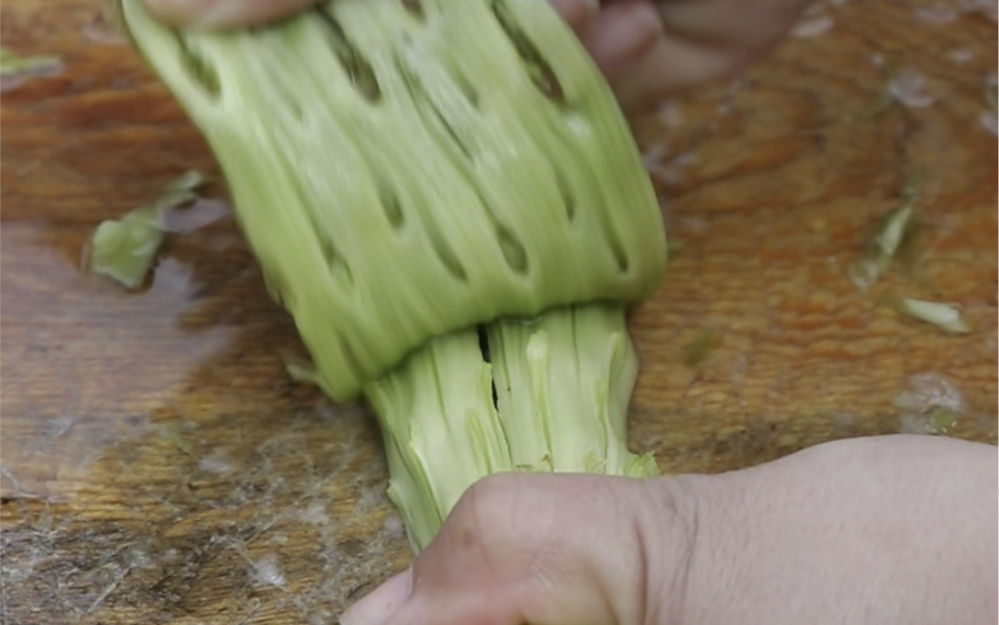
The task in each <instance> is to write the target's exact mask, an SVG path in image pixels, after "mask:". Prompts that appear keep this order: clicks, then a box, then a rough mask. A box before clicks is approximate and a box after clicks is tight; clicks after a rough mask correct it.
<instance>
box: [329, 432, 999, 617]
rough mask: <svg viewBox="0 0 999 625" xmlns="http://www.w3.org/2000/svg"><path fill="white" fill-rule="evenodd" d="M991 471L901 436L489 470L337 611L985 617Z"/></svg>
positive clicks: (956, 452)
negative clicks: (395, 569)
mask: <svg viewBox="0 0 999 625" xmlns="http://www.w3.org/2000/svg"><path fill="white" fill-rule="evenodd" d="M996 472H997V453H996V449H995V448H994V447H992V446H989V445H981V444H974V443H968V442H964V441H958V440H954V439H946V438H937V437H916V436H893V437H880V438H870V439H853V440H847V441H839V442H834V443H828V444H825V445H820V446H817V447H814V448H811V449H808V450H805V451H802V452H799V453H797V454H794V455H792V456H789V457H787V458H784V459H782V460H778V461H776V462H772V463H769V464H766V465H761V466H759V467H755V468H752V469H747V470H743V471H736V472H732V473H727V474H722V475H718V476H687V477H675V478H660V479H656V480H646V481H635V480H627V479H623V478H609V477H596V476H574V475H531V474H517V475H501V476H494V477H491V478H487V479H485V480H483V481H482V482H480V483H478V484H477V485H475V486H474V487H472V489H470V490H469V491H468V493H466V495H465V496H464V497H463V498H462V499H461V500H460V501H459V503H458V505H457V507H456V508H455V510H454V511H453V512H452V514H451V516H450V517H449V518H448V519H447V521H446V522H445V524H444V527H443V529H442V530H441V533H440V534H439V535H438V537H437V538H436V539H435V540H434V541H433V542H432V543H431V544H430V546H429V547H428V548H427V549H426V550H425V551H424V552H423V553H422V554H421V555H420V556H419V557H417V559H416V561H415V562H414V564H413V566H412V567H411V568H410V569H408V570H407V571H406V572H404V573H402V574H401V575H399V576H397V577H395V578H393V579H391V580H390V581H388V582H387V583H386V584H384V585H383V586H381V587H379V588H378V589H376V590H375V591H374V592H373V593H371V594H370V595H369V596H368V597H366V598H364V599H362V600H361V602H359V603H358V604H357V605H355V606H354V607H353V608H352V609H351V610H349V611H348V612H347V613H345V614H344V615H343V616H342V617H341V623H342V624H343V625H431V624H432V625H522V624H523V623H531V625H584V624H586V625H602V624H608V625H610V624H612V623H613V624H620V625H646V624H649V625H651V624H654V623H655V624H667V623H668V624H671V625H673V624H676V625H683V624H685V623H692V624H694V623H696V624H698V625H726V624H730V623H769V624H774V625H781V624H785V623H787V624H791V623H805V622H807V623H815V624H818V625H822V624H825V623H829V624H832V623H850V624H851V625H861V624H864V623H871V624H875V623H876V624H879V625H880V624H889V623H926V624H930V623H951V622H954V623H995V622H996V620H997V614H996V595H997V568H996V558H995V554H996V549H997V544H996V525H997V517H996V510H997V498H996V493H997V480H996Z"/></svg>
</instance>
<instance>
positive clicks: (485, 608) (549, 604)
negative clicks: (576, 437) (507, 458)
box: [341, 474, 690, 625]
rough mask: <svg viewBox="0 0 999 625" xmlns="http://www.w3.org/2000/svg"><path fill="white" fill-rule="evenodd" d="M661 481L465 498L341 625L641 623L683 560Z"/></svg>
mask: <svg viewBox="0 0 999 625" xmlns="http://www.w3.org/2000/svg"><path fill="white" fill-rule="evenodd" d="M681 499H682V498H678V497H676V496H675V492H673V489H671V488H670V480H665V479H660V480H646V481H639V480H632V479H628V478H613V477H604V476H584V475H550V474H547V475H539V474H508V475H498V476H492V477H488V478H486V479H484V480H482V481H480V482H479V483H477V484H476V485H474V486H473V487H472V488H470V489H469V490H468V492H466V494H465V495H464V496H463V497H462V498H461V500H460V501H459V502H458V504H457V505H456V506H455V509H454V511H453V512H452V513H451V515H450V516H449V517H448V519H447V521H446V522H445V523H444V526H443V528H442V529H441V532H440V534H439V535H438V536H437V538H435V539H434V541H433V542H432V543H431V544H430V545H429V546H428V547H427V549H426V550H425V551H424V552H423V553H422V554H420V556H419V557H418V558H417V559H416V561H415V562H414V564H413V566H412V567H411V568H410V569H409V570H407V571H406V572H405V573H402V574H401V575H399V576H397V577H395V578H393V579H392V580H390V581H389V582H387V583H386V584H384V585H383V586H381V587H380V588H378V589H376V590H375V591H374V592H373V593H371V594H370V595H368V596H367V597H365V598H364V599H363V600H362V601H361V602H359V603H358V604H356V605H355V606H353V607H352V608H351V609H350V610H348V611H347V612H346V613H345V614H344V615H343V616H342V617H341V623H342V625H522V624H523V623H531V624H532V625H581V624H592V625H601V624H604V623H606V624H608V625H610V624H620V625H630V624H634V625H641V624H642V623H645V622H666V621H662V620H661V619H664V618H666V617H668V614H666V613H665V612H664V610H663V606H666V607H667V608H668V607H669V606H670V605H676V606H680V605H682V600H681V599H679V598H676V597H672V596H670V595H671V594H672V593H673V592H674V591H675V590H676V589H678V588H681V587H682V584H678V583H677V581H678V580H682V579H683V571H685V568H686V560H687V559H688V555H689V552H690V540H689V537H688V536H687V534H688V532H687V531H686V530H685V529H684V528H686V527H688V526H689V525H688V524H687V523H685V522H684V520H683V518H684V516H685V513H684V512H683V510H684V509H685V508H686V506H685V505H683V504H678V502H679V501H680V500H681Z"/></svg>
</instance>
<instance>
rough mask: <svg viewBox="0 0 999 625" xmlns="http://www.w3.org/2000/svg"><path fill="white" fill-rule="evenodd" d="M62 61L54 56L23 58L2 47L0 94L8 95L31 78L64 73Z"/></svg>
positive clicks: (0, 54) (0, 51) (0, 52)
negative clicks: (8, 92)
mask: <svg viewBox="0 0 999 625" xmlns="http://www.w3.org/2000/svg"><path fill="white" fill-rule="evenodd" d="M62 67H63V65H62V59H61V58H60V57H58V56H56V55H54V54H46V55H36V56H22V55H21V54H19V53H17V52H14V51H13V50H10V49H8V48H2V47H0V93H6V92H7V91H10V90H12V89H14V88H16V87H18V86H20V85H21V84H22V83H24V81H25V80H27V79H28V78H29V77H31V76H51V75H53V74H58V73H59V72H61V71H62Z"/></svg>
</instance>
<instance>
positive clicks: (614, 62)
mask: <svg viewBox="0 0 999 625" xmlns="http://www.w3.org/2000/svg"><path fill="white" fill-rule="evenodd" d="M662 35H663V21H662V16H661V14H660V13H659V10H658V9H657V8H656V7H655V6H654V5H653V4H652V3H651V2H631V3H626V4H618V5H611V6H610V7H608V8H607V9H605V10H604V11H603V12H601V13H600V15H599V16H597V18H596V20H595V21H594V23H593V26H592V29H591V31H590V32H589V33H588V35H587V38H586V41H585V43H586V46H587V48H588V49H589V50H590V54H592V55H593V58H594V60H595V61H596V62H597V65H599V66H600V69H601V70H602V71H603V72H604V74H605V75H606V76H607V79H608V80H610V81H614V80H615V79H617V78H618V77H619V76H621V75H623V74H625V73H627V72H628V71H629V70H630V68H631V67H632V66H633V65H634V64H636V63H638V62H639V61H640V60H641V59H642V58H643V57H644V56H645V55H646V54H647V53H648V52H649V50H651V49H652V48H653V47H654V46H655V45H656V42H657V41H658V40H659V39H661V38H662Z"/></svg>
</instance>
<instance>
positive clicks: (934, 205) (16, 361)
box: [0, 0, 997, 625]
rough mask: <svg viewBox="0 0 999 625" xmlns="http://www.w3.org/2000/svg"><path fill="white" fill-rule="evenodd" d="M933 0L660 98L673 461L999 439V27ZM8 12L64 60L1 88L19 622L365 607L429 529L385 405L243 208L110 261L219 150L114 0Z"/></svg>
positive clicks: (326, 613)
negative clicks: (102, 262)
mask: <svg viewBox="0 0 999 625" xmlns="http://www.w3.org/2000/svg"><path fill="white" fill-rule="evenodd" d="M961 6H964V7H967V6H968V5H967V3H965V4H964V5H961ZM931 8H932V9H933V10H932V11H930V10H928V9H926V8H925V7H924V8H923V10H918V8H917V7H915V6H914V5H911V4H906V3H903V2H880V3H874V2H868V3H861V2H854V1H852V0H851V1H848V2H846V3H840V4H838V5H832V4H831V5H828V6H824V7H821V8H820V9H817V13H816V14H814V15H812V16H811V17H810V18H809V19H811V20H812V22H811V23H810V24H808V25H806V26H810V29H811V30H812V31H813V34H814V31H824V32H819V33H818V34H816V35H815V36H813V37H808V38H801V37H799V38H794V37H792V38H790V39H789V40H788V41H787V42H786V43H785V44H783V45H782V46H781V47H780V48H779V49H778V50H776V51H775V52H774V53H773V54H772V55H771V56H769V57H768V58H767V59H766V60H765V61H764V62H762V63H761V64H759V65H758V66H756V67H755V68H753V69H752V70H751V71H750V72H749V73H748V74H747V75H745V76H744V77H743V78H741V79H740V80H738V81H735V82H729V83H725V84H719V85H715V86H712V87H709V88H706V89H705V90H704V91H702V92H699V93H697V94H692V95H691V96H689V97H687V98H684V99H681V100H677V101H675V102H672V103H668V104H667V105H664V106H663V107H662V108H661V109H660V110H659V111H658V112H657V114H655V115H652V116H650V117H648V118H646V119H641V120H636V123H635V128H636V133H637V135H638V137H639V139H640V142H641V144H642V146H643V149H644V150H645V151H646V153H647V155H648V160H649V163H650V168H651V170H652V172H653V177H654V179H655V180H656V184H657V187H658V189H659V190H660V192H661V194H662V197H663V207H664V211H665V213H666V216H667V222H668V226H669V232H670V236H671V238H672V239H673V240H674V241H675V242H677V249H676V254H675V258H674V260H673V261H672V262H671V265H670V270H669V275H668V277H667V278H666V280H665V282H664V283H663V285H662V288H661V289H660V290H659V292H658V294H657V295H656V296H655V297H654V298H653V299H652V300H651V301H649V302H647V303H646V304H645V305H643V306H642V307H640V308H639V309H638V310H636V311H635V313H634V315H633V318H632V327H633V336H634V339H635V341H636V343H637V345H638V348H639V350H640V353H641V358H642V363H643V369H642V373H641V376H640V379H639V384H638V388H637V389H636V392H635V396H634V401H633V410H632V413H633V414H632V423H631V433H632V446H633V447H634V448H635V449H636V450H653V451H655V453H656V454H657V458H658V461H659V464H660V467H661V468H662V470H663V471H665V472H718V471H724V470H730V469H736V468H739V467H745V466H749V465H752V464H756V463H760V462H764V461H766V460H769V459H772V458H776V457H778V456H781V455H785V454H788V453H791V452H793V451H795V450H797V449H800V448H802V447H805V446H809V445H813V444H817V443H820V442H822V441H826V440H830V439H835V438H842V437H848V436H859V435H869V434H878V433H889V432H899V431H929V430H936V431H940V430H942V429H946V434H948V435H953V436H959V437H964V438H969V439H974V440H980V441H986V442H991V443H995V442H996V436H997V426H996V423H997V399H996V393H997V384H996V366H997V360H996V355H997V343H996V340H997V327H996V315H997V303H996V288H997V259H996V249H997V248H996V246H997V220H996V214H997V213H996V206H997V193H996V187H997V185H996V167H997V162H996V137H995V135H994V113H989V107H988V104H987V102H986V97H985V94H986V90H987V89H992V90H993V93H994V90H995V83H994V80H995V72H996V53H997V46H996V27H995V22H994V18H991V19H990V18H989V17H988V16H987V15H983V14H981V13H976V12H974V11H967V10H964V9H961V8H960V7H959V6H958V5H954V6H953V7H950V8H949V9H948V5H939V4H934V5H933V6H932V7H931ZM946 10H950V11H951V13H947V12H946ZM0 11H2V38H3V45H4V46H5V47H7V48H11V49H13V50H16V51H17V52H20V53H22V54H42V53H44V54H58V55H60V56H61V57H62V60H63V63H64V68H63V70H62V71H61V72H59V73H57V74H55V75H51V76H46V77H36V78H31V79H28V80H25V81H24V82H23V83H22V84H20V85H16V86H15V87H13V88H10V87H11V85H9V84H8V85H5V89H6V92H5V93H4V94H3V97H2V115H0V127H2V168H0V188H2V245H0V253H2V260H0V263H2V274H0V275H2V293H0V296H2V326H0V330H2V350H0V356H2V370H0V397H2V405H0V410H2V437H0V440H2V447H0V455H2V458H0V462H2V476H0V477H2V480H0V510H2V522H3V533H2V547H3V563H2V582H3V592H4V596H3V606H2V617H3V622H4V623H11V624H12V625H13V624H24V625H27V624H31V623H39V624H58V623H70V622H73V623H102V624H107V625H111V624H117V623H129V624H132V623H180V624H191V625H193V624H196V623H197V624H201V623H211V624H215V623H220V624H221V623H246V624H249V623H259V624H277V623H281V624H284V623H288V624H290V623H310V624H319V623H332V622H335V617H336V615H337V614H338V613H339V612H340V610H341V609H342V608H343V607H344V606H345V605H346V604H347V603H349V602H350V601H351V600H353V599H355V598H357V597H359V596H361V595H362V594H363V593H365V592H367V591H368V590H369V589H371V588H372V587H373V586H374V585H375V584H377V583H378V582H380V581H381V580H383V579H385V578H386V577H388V576H389V575H390V574H392V573H393V572H395V571H398V570H400V569H401V568H403V567H404V566H406V564H407V563H408V562H409V560H410V558H411V555H410V552H409V550H408V547H407V545H406V541H405V538H404V536H403V532H402V528H401V523H400V520H399V517H398V516H397V515H396V513H395V512H394V511H393V510H392V508H391V506H390V504H389V502H388V501H387V499H386V497H385V495H384V488H385V484H386V471H385V466H384V460H383V456H382V453H381V447H380V439H379V434H378V431H377V429H376V427H375V425H374V423H373V420H372V419H371V418H370V416H369V415H368V414H367V413H366V412H365V411H364V409H363V408H360V407H335V406H333V405H331V404H330V403H329V402H328V401H326V400H325V399H324V398H323V397H321V396H320V395H319V394H318V393H317V392H316V391H315V390H314V389H311V388H309V387H305V386H301V385H298V384H295V383H293V382H292V381H290V380H289V378H288V376H287V374H286V372H285V364H284V363H285V361H286V359H287V358H290V357H292V358H293V357H299V356H302V355H303V351H302V348H301V346H300V344H299V342H298V340H297V339H296V336H295V333H294V329H293V327H292V325H291V323H290V322H289V319H288V318H287V317H286V316H285V315H284V314H283V313H282V311H280V310H279V309H278V308H277V307H276V306H275V305H273V304H272V303H271V302H270V301H269V299H268V297H267V295H266V292H265V289H264V286H263V283H262V281H261V278H260V274H259V272H258V270H257V269H256V267H255V265H254V263H253V260H252V257H251V256H250V254H249V253H248V251H247V249H246V247H245V245H244V244H243V242H242V240H241V238H240V236H239V233H238V231H237V229H236V227H235V225H234V223H233V222H232V221H231V220H223V221H221V222H218V223H215V224H213V225H211V226H209V227H207V228H205V229H202V230H199V231H197V232H194V233H192V234H188V235H184V236H171V237H170V238H169V240H168V243H167V246H166V247H165V249H164V250H163V253H162V255H161V261H160V263H159V265H158V267H157V270H156V273H155V276H154V277H153V279H152V280H151V283H150V284H149V285H147V287H146V288H144V289H143V290H142V291H141V292H140V293H138V294H130V293H125V292H123V291H122V290H121V289H119V288H117V287H116V286H114V285H112V284H109V283H108V282H106V281H104V280H101V279H97V278H94V277H91V276H88V275H86V274H85V273H83V272H82V271H81V270H80V259H81V255H82V253H83V250H84V247H85V245H86V242H87V241H88V239H89V236H90V235H91V234H92V232H93V230H94V228H95V226H96V225H97V224H98V223H99V222H100V221H101V220H103V219H107V218H112V217H117V216H120V215H122V214H123V213H125V212H127V211H128V210H130V209H132V208H134V207H136V206H139V205H141V204H143V203H144V202H147V201H149V200H150V199H151V198H152V197H154V196H155V195H156V194H157V193H158V192H159V190H160V189H161V188H162V187H163V186H164V185H165V184H166V183H167V182H169V181H170V180H172V179H173V178H175V177H176V176H178V175H179V174H181V173H182V172H183V171H185V170H186V169H188V168H191V167H199V168H203V169H206V170H208V171H210V172H215V171H217V169H216V168H215V166H214V165H213V161H212V158H211V156H210V154H209V152H208V151H207V149H206V148H205V145H204V143H203V142H202V140H201V139H200V138H199V136H198V133H197V132H196V131H195V130H194V128H193V127H192V125H191V124H190V123H189V122H188V121H187V120H186V119H185V118H184V116H183V114H182V113H181V112H180V110H179V109H178V107H177V106H176V105H175V104H174V103H173V102H172V100H171V99H170V98H169V96H168V95H167V93H166V92H165V91H164V89H163V88H161V87H160V86H159V85H158V84H157V83H156V82H155V80H153V79H152V78H151V77H150V74H149V73H148V72H147V71H146V70H145V69H144V67H143V66H142V64H141V63H140V61H139V59H138V57H137V55H136V54H135V53H134V52H133V51H132V50H131V49H130V48H129V47H128V46H125V45H121V44H120V43H118V42H116V41H114V38H113V37H111V36H109V34H108V33H107V32H106V31H104V30H102V29H101V28H100V27H99V26H98V25H96V24H95V23H94V22H93V20H94V18H95V16H96V15H97V14H98V13H99V2H97V1H96V0H46V1H45V2H42V1H41V0H34V1H31V0H11V1H10V2H5V3H4V5H3V8H2V10H0ZM823 18H826V19H827V20H831V22H832V24H831V28H829V26H830V24H829V23H828V21H827V22H825V23H823V21H822V19H823ZM951 18H953V19H951ZM807 30H809V28H807V27H806V28H803V29H802V31H801V32H803V33H804V32H806V31H807ZM899 76H909V79H907V80H908V81H909V84H908V87H907V88H903V89H901V93H902V94H903V96H904V97H902V98H901V101H899V99H898V98H896V99H892V98H891V97H890V96H889V97H886V95H885V94H886V93H888V91H886V90H887V89H888V86H889V83H890V80H891V79H892V77H895V79H896V80H895V83H893V84H894V85H895V86H896V87H899V86H900V85H902V86H903V87H905V85H904V84H903V83H904V82H905V81H902V82H900V81H899V80H898V77H899ZM912 77H919V78H920V79H921V80H922V81H923V82H922V85H921V86H920V89H918V90H915V91H914V90H913V89H912V87H913V86H914V85H913V84H911V83H912V80H913V78H912ZM990 80H991V81H993V82H991V86H990V83H989V81H990ZM915 86H919V85H915ZM896 91H899V90H898V89H896ZM906 94H907V95H906ZM990 115H991V122H990ZM989 123H991V124H992V128H993V130H992V131H990V130H989V129H988V128H987V126H988V124H989ZM915 171H923V172H924V173H925V180H926V183H925V186H924V189H923V192H922V194H921V196H920V199H919V202H918V204H917V206H916V214H917V220H918V222H919V225H920V227H919V229H918V232H917V239H916V243H915V245H914V246H913V248H912V249H913V250H915V254H913V255H912V256H911V258H910V260H909V261H908V262H905V263H901V262H900V263H897V264H896V266H895V267H893V269H892V270H891V271H890V272H889V273H888V275H886V277H885V278H884V279H883V280H881V281H880V282H879V283H878V284H877V285H875V287H874V288H873V289H872V290H871V292H870V293H868V294H862V293H859V292H858V291H857V289H856V288H854V286H853V285H852V284H851V283H850V281H849V280H848V278H847V275H848V271H849V268H850V267H851V266H852V265H853V264H854V263H855V262H856V261H857V259H858V258H859V257H860V255H861V254H862V252H863V250H864V246H865V243H866V241H867V240H868V237H869V234H870V231H871V229H872V228H873V227H874V226H875V225H876V224H877V222H878V221H879V219H880V218H881V217H882V216H884V215H885V214H886V213H888V212H889V211H891V210H892V209H893V207H895V206H896V205H897V203H898V197H899V195H900V193H901V192H902V189H903V187H904V184H905V181H906V179H907V178H908V177H909V176H910V175H911V174H912V173H913V172H915ZM222 193H223V190H222V189H221V187H216V188H214V189H212V190H211V191H210V193H209V195H215V196H220V195H221V194H222ZM902 297H916V298H923V299H932V300H935V301H946V302H954V303H956V304H958V305H959V306H960V307H961V310H962V314H963V316H964V318H965V320H966V321H967V322H968V324H969V325H970V326H971V327H972V331H971V332H970V333H968V334H963V335H951V334H947V333H945V332H943V331H941V330H939V329H938V328H936V327H934V326H932V325H929V324H926V323H921V322H918V321H915V320H912V319H909V318H906V317H903V316H900V315H899V314H898V313H896V312H895V310H894V309H893V308H892V307H891V306H890V305H889V304H890V302H891V301H893V300H895V299H898V298H902ZM701 344H710V346H711V348H710V349H699V348H698V345H701ZM695 361H699V362H695ZM900 398H901V400H900ZM940 405H945V406H949V407H950V410H951V412H952V413H953V416H954V419H953V423H949V420H948V422H946V423H941V421H940V419H939V411H936V414H934V407H935V406H940ZM944 426H947V427H946V428H944Z"/></svg>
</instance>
